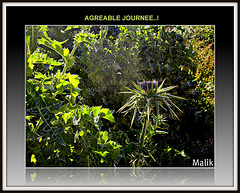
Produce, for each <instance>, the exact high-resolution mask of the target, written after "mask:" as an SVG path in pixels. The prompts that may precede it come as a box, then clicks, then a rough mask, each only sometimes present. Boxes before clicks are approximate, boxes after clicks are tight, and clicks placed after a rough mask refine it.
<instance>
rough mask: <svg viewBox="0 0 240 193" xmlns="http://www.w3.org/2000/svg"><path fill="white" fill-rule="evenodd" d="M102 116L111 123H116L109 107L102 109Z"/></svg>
mask: <svg viewBox="0 0 240 193" xmlns="http://www.w3.org/2000/svg"><path fill="white" fill-rule="evenodd" d="M100 117H101V118H104V119H107V120H109V121H110V122H111V123H114V122H115V120H114V116H113V115H112V112H111V111H110V110H109V109H106V108H103V109H101V110H100Z"/></svg>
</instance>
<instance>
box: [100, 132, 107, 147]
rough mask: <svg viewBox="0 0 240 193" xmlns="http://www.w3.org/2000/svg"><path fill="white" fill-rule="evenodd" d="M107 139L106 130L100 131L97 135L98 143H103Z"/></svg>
mask: <svg viewBox="0 0 240 193" xmlns="http://www.w3.org/2000/svg"><path fill="white" fill-rule="evenodd" d="M107 141H108V132H107V131H100V132H99V137H98V144H105V143H107Z"/></svg>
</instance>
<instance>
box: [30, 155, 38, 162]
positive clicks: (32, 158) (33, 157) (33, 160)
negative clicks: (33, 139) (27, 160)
mask: <svg viewBox="0 0 240 193" xmlns="http://www.w3.org/2000/svg"><path fill="white" fill-rule="evenodd" d="M31 162H33V163H34V164H35V163H36V162H37V159H36V157H35V155H34V154H32V156H31Z"/></svg>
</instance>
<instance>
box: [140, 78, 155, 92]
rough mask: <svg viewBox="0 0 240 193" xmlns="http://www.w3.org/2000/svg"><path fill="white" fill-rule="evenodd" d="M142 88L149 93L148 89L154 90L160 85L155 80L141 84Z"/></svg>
mask: <svg viewBox="0 0 240 193" xmlns="http://www.w3.org/2000/svg"><path fill="white" fill-rule="evenodd" d="M139 84H140V87H141V88H142V89H143V90H145V91H147V90H148V89H152V88H153V90H154V89H155V88H156V87H157V85H158V82H157V81H156V80H153V81H144V82H140V83H139Z"/></svg>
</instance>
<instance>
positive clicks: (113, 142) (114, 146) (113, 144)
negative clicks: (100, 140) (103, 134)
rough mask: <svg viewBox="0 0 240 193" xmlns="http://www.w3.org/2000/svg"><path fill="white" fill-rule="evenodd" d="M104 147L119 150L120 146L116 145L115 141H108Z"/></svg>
mask: <svg viewBox="0 0 240 193" xmlns="http://www.w3.org/2000/svg"><path fill="white" fill-rule="evenodd" d="M106 146H107V147H108V146H110V147H111V148H112V149H119V148H120V147H122V146H121V145H119V144H117V143H116V142H115V141H109V142H108V143H107V144H106Z"/></svg>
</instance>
